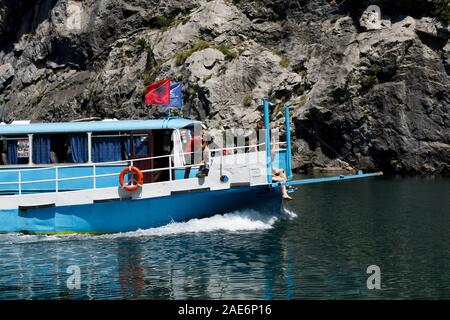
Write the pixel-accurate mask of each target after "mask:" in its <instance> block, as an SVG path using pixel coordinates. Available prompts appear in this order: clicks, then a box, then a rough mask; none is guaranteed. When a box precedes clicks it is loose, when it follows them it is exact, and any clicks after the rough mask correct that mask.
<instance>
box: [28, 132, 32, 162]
mask: <svg viewBox="0 0 450 320" xmlns="http://www.w3.org/2000/svg"><path fill="white" fill-rule="evenodd" d="M28 165H29V166H32V165H33V134H32V133H31V134H29V135H28Z"/></svg>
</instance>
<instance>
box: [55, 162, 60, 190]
mask: <svg viewBox="0 0 450 320" xmlns="http://www.w3.org/2000/svg"><path fill="white" fill-rule="evenodd" d="M58 179H59V175H58V167H55V182H56V186H55V191H56V192H58V190H59V186H58Z"/></svg>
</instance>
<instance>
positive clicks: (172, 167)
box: [0, 143, 283, 195]
mask: <svg viewBox="0 0 450 320" xmlns="http://www.w3.org/2000/svg"><path fill="white" fill-rule="evenodd" d="M280 144H281V143H278V144H275V145H278V148H277V147H275V148H274V150H275V151H279V150H283V149H281V148H280ZM264 145H265V143H260V144H256V145H246V146H238V147H224V148H217V149H210V150H209V152H210V157H209V159H210V160H209V161H210V163H211V161H212V159H213V158H216V157H221V165H222V163H223V160H222V159H223V157H225V156H227V155H230V154H234V152H231V151H234V150H236V151H239V150H241V149H246V150H250V149H252V148H253V149H254V150H259V147H261V146H264ZM225 150H226V151H228V152H230V153H226V152H224V151H225ZM194 153H195V152H182V153H176V154H169V155H162V156H153V157H145V158H137V159H130V160H119V161H109V162H101V163H80V164H75V165H61V166H58V165H56V166H52V167H43V168H42V167H41V168H29V167H27V168H25V170H24V169H15V170H2V171H0V174H1V173H5V172H16V173H17V181H10V182H0V186H3V185H18V193H19V195H21V194H22V193H23V191H24V190H23V185H27V184H38V183H52V182H54V183H55V192H59V191H60V184H61V182H65V181H75V180H86V179H92V180H93V182H92V183H93V185H92V188H93V189H97V182H98V181H97V180H98V179H99V178H107V177H114V176H116V177H118V176H119V175H120V172H114V173H102V174H98V173H97V169H98V167H104V166H114V165H124V166H134V165H135V164H136V163H139V162H141V161H149V160H156V159H164V158H168V164H169V165H168V166H167V167H163V168H161V167H158V168H153V169H143V170H141V172H142V173H154V172H159V171H167V170H168V171H169V181H172V180H173V173H172V171H173V170H175V169H186V168H193V167H198V166H199V165H200V164H199V163H196V164H184V165H180V166H175V165H173V164H172V162H173V160H174V157H175V156H178V157H179V156H183V157H184V156H186V155H192V154H194ZM213 153H214V156H213V155H212V154H213ZM216 154H218V155H216ZM77 167H92V175H83V176H75V177H61V176H60V172H61V170H62V169H66V168H77ZM43 170H54V171H55V175H54V178H50V179H40V180H24V178H23V172H26V173H30V172H35V171H43ZM64 191H67V190H64ZM51 192H53V191H51Z"/></svg>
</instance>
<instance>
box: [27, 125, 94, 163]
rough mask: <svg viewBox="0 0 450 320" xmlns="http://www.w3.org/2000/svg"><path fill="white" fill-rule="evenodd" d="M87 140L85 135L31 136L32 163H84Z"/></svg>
mask: <svg viewBox="0 0 450 320" xmlns="http://www.w3.org/2000/svg"><path fill="white" fill-rule="evenodd" d="M87 161H88V140H87V134H86V133H72V134H52V135H34V136H33V163H35V164H50V163H52V164H56V163H86V162H87Z"/></svg>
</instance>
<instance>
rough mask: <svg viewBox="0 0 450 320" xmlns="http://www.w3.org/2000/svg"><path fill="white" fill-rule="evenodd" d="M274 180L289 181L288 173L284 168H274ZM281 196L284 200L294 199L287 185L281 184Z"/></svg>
mask: <svg viewBox="0 0 450 320" xmlns="http://www.w3.org/2000/svg"><path fill="white" fill-rule="evenodd" d="M272 180H273V181H276V182H284V181H287V177H286V173H285V172H284V170H283V169H278V168H273V169H272ZM281 198H283V199H284V200H292V197H291V196H289V195H288V193H287V188H286V186H281Z"/></svg>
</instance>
